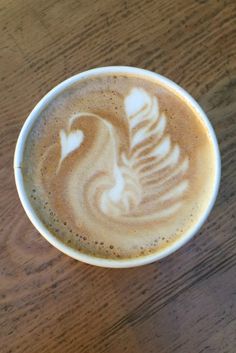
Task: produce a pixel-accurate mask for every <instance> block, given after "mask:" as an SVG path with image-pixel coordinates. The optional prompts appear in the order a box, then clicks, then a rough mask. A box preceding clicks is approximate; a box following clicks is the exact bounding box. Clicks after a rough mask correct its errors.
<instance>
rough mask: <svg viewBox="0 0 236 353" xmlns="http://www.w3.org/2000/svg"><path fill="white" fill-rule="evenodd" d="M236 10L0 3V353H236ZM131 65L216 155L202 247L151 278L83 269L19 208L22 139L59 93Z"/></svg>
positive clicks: (190, 247) (137, 3) (138, 272)
mask: <svg viewBox="0 0 236 353" xmlns="http://www.w3.org/2000/svg"><path fill="white" fill-rule="evenodd" d="M235 20H236V3H235V1H234V0H232V1H204V0H199V1H193V0H182V1H181V0H175V1H166V0H146V1H145V0H123V1H119V0H98V1H88V0H80V1H78V0H69V1H65V0H42V1H39V0H37V1H32V0H18V1H16V0H15V1H13V0H0V29H1V37H0V38H1V52H0V80H1V81H0V82H1V86H0V90H1V91H0V114H1V118H0V135H1V136H0V144H1V168H0V176H1V180H0V185H1V206H0V207H1V211H0V215H1V225H0V231H1V236H0V251H1V257H0V273H1V279H0V304H1V309H0V352H1V353H19V352H24V353H36V352H37V353H54V352H55V353H61V352H63V353H106V352H112V353H126V352H127V353H151V352H153V353H173V352H175V353H176V352H177V353H203V352H204V353H212V352H215V353H235V352H236V234H235V233H236V232H235V226H236V222H235V207H236V201H235V191H236V185H235V181H236V171H235V162H236V158H235V156H236V144H235V140H236V119H235V111H236V60H235V55H236V21H235ZM120 64H122V65H132V66H138V67H142V68H147V69H150V70H154V71H156V72H159V73H161V74H163V75H165V76H167V77H169V78H171V79H172V80H174V81H176V82H177V83H179V84H180V85H181V86H183V87H184V88H186V89H187V90H188V91H189V92H190V93H191V94H192V95H193V96H194V97H195V98H196V99H197V100H198V101H199V102H200V104H201V105H202V107H203V108H204V109H205V111H206V112H207V114H208V116H209V118H210V120H211V122H212V124H213V126H214V127H215V129H216V133H217V135H218V139H219V143H220V149H221V153H222V167H223V169H222V182H221V189H220V193H219V197H218V199H217V202H216V206H215V208H214V210H213V212H212V213H211V215H210V217H209V219H208V221H207V222H206V224H205V225H204V227H203V228H202V229H201V231H200V232H199V234H198V235H197V236H196V237H195V238H194V239H193V240H192V241H190V242H189V243H188V244H187V245H186V246H184V247H183V248H182V249H180V250H179V251H177V252H176V253H174V254H173V255H171V256H169V257H168V258H166V259H164V260H162V261H159V262H156V263H154V264H152V265H148V266H144V267H141V268H133V269H127V270H113V269H102V268H96V267H93V266H89V265H85V264H83V263H80V262H77V261H75V260H73V259H70V258H69V257H67V256H65V255H63V254H61V253H60V252H59V251H57V250H56V249H54V248H53V247H52V246H51V245H50V244H49V243H47V241H46V240H44V238H43V237H42V236H40V235H39V234H38V232H37V231H36V230H35V229H34V227H33V226H32V225H31V223H30V221H29V220H28V218H27V217H26V215H25V213H24V211H23V209H22V206H21V204H20V201H19V199H18V196H17V193H16V189H15V185H14V178H13V168H12V162H13V161H12V159H13V153H14V147H15V142H16V139H17V136H18V134H19V131H20V128H21V126H22V124H23V122H24V120H25V118H26V117H27V115H28V114H29V112H30V111H31V110H32V108H33V107H34V105H35V104H36V102H37V101H38V100H39V99H40V98H41V97H42V96H43V95H44V94H45V93H46V92H47V91H49V90H50V89H51V88H52V87H53V86H55V85H56V84H58V83H59V82H61V81H62V80H64V79H66V78H68V77H69V76H71V75H73V74H76V73H78V72H81V71H83V70H86V69H89V68H92V67H97V66H105V65H120Z"/></svg>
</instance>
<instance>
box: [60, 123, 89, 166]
mask: <svg viewBox="0 0 236 353" xmlns="http://www.w3.org/2000/svg"><path fill="white" fill-rule="evenodd" d="M60 139H61V162H62V161H63V159H65V158H66V157H67V156H68V154H70V153H71V152H73V151H74V150H76V149H77V148H79V147H80V145H81V143H82V142H83V140H84V134H83V132H82V131H81V130H75V131H71V132H69V133H68V134H67V133H66V132H65V131H64V130H61V131H60Z"/></svg>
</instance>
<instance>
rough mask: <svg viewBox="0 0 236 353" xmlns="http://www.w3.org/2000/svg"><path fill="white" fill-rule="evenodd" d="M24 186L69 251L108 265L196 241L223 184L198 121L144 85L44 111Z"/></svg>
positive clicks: (162, 90) (96, 83)
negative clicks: (186, 239) (188, 238)
mask: <svg viewBox="0 0 236 353" xmlns="http://www.w3.org/2000/svg"><path fill="white" fill-rule="evenodd" d="M22 171H23V177H24V185H25V188H26V190H27V193H28V196H29V199H30V201H31V204H32V206H33V208H34V209H35V211H36V213H37V215H38V217H39V218H40V219H41V221H42V222H43V223H44V224H45V225H46V227H47V228H48V229H49V230H50V231H51V232H52V233H53V234H54V235H55V236H56V237H57V238H59V239H61V240H62V241H63V242H64V243H66V244H67V245H69V246H71V247H73V248H76V249H78V250H80V251H81V252H84V253H88V254H91V255H93V256H97V257H103V258H132V257H138V256H143V255H146V254H149V253H153V252H156V251H159V250H162V249H164V248H166V247H168V246H170V245H171V244H172V243H173V242H176V241H178V240H179V239H180V238H181V237H182V236H184V234H186V232H188V231H191V229H192V228H193V227H194V225H195V224H196V223H197V222H198V221H199V218H200V217H201V215H202V214H203V213H204V211H205V210H206V208H207V206H208V203H209V199H210V197H211V195H212V189H213V185H214V182H215V176H216V165H215V157H214V150H213V144H212V141H211V138H210V137H209V134H208V131H207V128H206V126H205V125H204V123H203V122H202V120H201V119H200V117H199V116H198V114H197V112H195V111H194V110H193V108H192V107H190V106H189V105H188V104H187V103H186V102H185V101H184V100H183V98H181V97H180V96H179V95H178V94H177V93H176V92H174V91H173V90H171V89H170V88H168V87H166V86H165V85H163V84H162V83H160V82H159V81H158V80H155V79H153V80H152V79H150V78H147V77H145V76H143V77H140V76H135V75H134V76H133V75H121V74H118V75H111V74H107V75H105V74H103V75H97V76H93V77H92V78H91V77H90V78H87V79H83V80H81V81H79V82H77V83H75V84H73V85H72V86H71V87H70V88H67V89H65V90H64V91H63V92H62V93H60V94H59V95H58V96H57V97H56V98H54V99H53V101H52V102H50V103H49V104H48V106H47V107H46V108H45V109H44V110H43V111H42V113H41V114H40V116H39V117H38V119H37V120H36V122H35V123H34V125H33V127H32V129H31V132H30V134H29V136H28V138H27V140H26V144H25V150H24V159H23V163H22Z"/></svg>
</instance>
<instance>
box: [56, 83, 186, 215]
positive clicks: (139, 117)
mask: <svg viewBox="0 0 236 353" xmlns="http://www.w3.org/2000/svg"><path fill="white" fill-rule="evenodd" d="M124 109H125V112H126V116H127V120H128V136H129V149H128V151H127V152H123V153H121V154H120V153H119V147H118V146H117V144H116V141H117V138H116V131H115V128H114V127H113V126H112V124H110V123H108V122H107V121H106V119H104V118H103V117H102V116H99V115H96V114H93V113H88V112H78V113H76V114H74V115H73V116H72V117H70V118H69V123H68V133H67V132H66V131H65V130H61V131H60V144H61V159H60V162H59V165H58V168H57V172H59V169H60V165H61V163H62V162H63V160H64V159H65V158H66V157H67V156H68V155H69V154H70V153H71V152H73V151H74V150H75V149H77V148H79V147H80V145H81V143H82V141H83V139H84V138H86V136H84V133H83V131H82V130H71V126H72V124H73V123H74V122H75V121H76V120H77V119H80V118H82V117H87V118H88V119H89V118H90V119H91V118H95V119H98V120H100V121H101V122H102V123H103V124H104V126H105V127H106V129H107V130H108V131H109V134H110V144H111V146H110V148H111V150H112V151H113V152H112V153H113V161H112V165H111V168H112V171H113V172H112V175H111V176H110V180H109V185H112V186H111V187H109V186H108V185H102V183H100V178H99V176H98V177H97V178H95V179H94V178H93V177H92V179H93V181H92V182H91V181H89V182H88V186H87V193H90V192H92V190H95V191H96V193H95V194H93V197H94V198H96V199H97V200H96V202H95V204H96V205H97V206H98V207H99V210H100V211H102V212H103V213H104V214H105V215H107V216H109V217H134V218H135V217H139V219H141V220H142V219H144V220H145V218H147V217H148V218H149V219H150V218H154V219H159V218H165V217H168V216H170V215H171V214H174V213H175V212H176V211H177V210H178V209H179V208H180V207H181V203H182V200H181V198H182V195H183V194H184V192H185V191H186V190H187V188H188V180H187V179H186V178H185V173H186V171H187V169H188V164H189V161H188V158H187V157H185V156H183V155H182V153H181V149H180V147H179V146H178V144H174V145H173V144H172V143H171V137H170V136H169V135H168V134H166V133H165V127H166V124H167V118H166V116H165V114H161V113H160V111H159V105H158V99H157V97H155V96H153V97H151V96H150V95H149V94H148V93H147V92H146V91H145V90H143V89H142V88H133V89H132V90H131V92H130V94H129V95H128V96H127V97H126V98H125V100H124ZM90 183H91V185H92V187H91V190H90ZM85 197H86V199H88V200H89V199H91V196H90V195H85ZM93 197H92V198H93ZM147 205H148V206H150V208H148V210H150V211H148V214H147V212H146V206H147Z"/></svg>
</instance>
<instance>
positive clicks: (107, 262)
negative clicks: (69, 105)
mask: <svg viewBox="0 0 236 353" xmlns="http://www.w3.org/2000/svg"><path fill="white" fill-rule="evenodd" d="M106 73H113V74H135V75H137V76H141V77H143V76H145V77H150V78H151V79H157V80H158V81H159V82H161V83H163V84H164V85H166V86H168V87H170V88H171V89H172V90H174V91H175V92H177V94H178V95H179V96H181V97H182V99H183V100H184V101H185V102H186V103H187V104H188V105H190V106H191V107H192V108H193V109H194V110H195V111H196V112H197V114H198V116H199V117H200V118H201V119H202V121H203V123H204V125H205V127H206V129H207V130H208V133H209V136H210V138H211V140H212V143H213V147H214V154H215V162H216V175H215V180H214V186H213V191H212V194H211V197H210V198H209V203H208V207H207V208H206V210H205V212H204V213H203V214H202V215H201V217H200V219H199V221H198V223H197V224H196V225H195V226H194V228H192V229H190V230H189V231H188V232H186V234H185V235H184V236H182V237H181V238H180V239H179V240H178V241H176V242H174V243H172V244H170V246H169V247H167V248H165V249H163V250H160V251H157V252H155V253H153V254H150V255H146V256H143V257H141V256H140V257H138V258H131V259H125V260H119V259H103V258H99V257H94V256H90V255H87V254H83V253H81V252H80V251H78V250H75V249H73V248H71V247H69V246H68V245H66V244H65V243H63V242H62V241H61V240H59V239H58V238H56V237H55V236H54V235H53V234H52V233H51V232H50V231H49V230H48V229H47V228H46V227H45V225H44V224H43V223H42V222H41V220H40V219H39V218H38V216H37V214H36V212H35V211H34V209H33V207H32V205H31V203H30V200H29V198H28V196H27V193H26V190H25V187H24V183H23V175H22V171H21V163H22V160H23V153H24V147H25V141H26V138H27V136H28V134H29V132H30V130H31V127H32V125H33V123H34V122H35V120H36V119H38V117H39V116H40V113H41V112H42V111H43V109H44V108H45V107H46V106H47V104H48V103H49V102H51V101H52V100H53V99H54V98H55V97H56V96H57V95H58V94H59V93H60V92H62V91H63V90H65V89H66V88H68V87H69V86H71V85H72V84H74V83H75V82H78V81H80V80H81V79H84V78H87V77H91V76H93V75H97V74H106ZM220 172H221V163H220V153H219V147H218V143H217V139H216V136H215V133H214V130H213V128H212V126H211V124H210V122H209V120H208V118H207V116H206V114H205V113H204V112H203V110H202V109H201V107H200V106H199V105H198V103H197V102H196V101H195V100H194V99H193V98H192V97H191V96H190V95H189V94H188V93H187V92H186V91H185V90H184V89H183V88H181V87H180V86H178V85H177V84H176V83H174V82H173V81H171V80H169V79H168V78H166V77H164V76H161V75H159V74H156V73H154V72H151V71H147V70H143V69H139V68H134V67H126V66H110V67H100V68H96V69H92V70H89V71H85V72H82V73H80V74H78V75H75V76H72V77H70V78H69V79H67V80H65V81H63V82H62V83H60V84H59V85H58V86H56V87H55V88H53V89H52V90H51V91H50V92H49V93H47V94H46V95H45V96H44V97H43V98H42V99H41V101H40V102H39V103H38V104H37V105H36V107H35V108H34V109H33V111H32V112H31V113H30V115H29V116H28V118H27V119H26V121H25V123H24V125H23V127H22V130H21V132H20V135H19V137H18V141H17V144H16V149H15V156H14V174H15V181H16V186H17V191H18V194H19V197H20V200H21V203H22V205H23V207H24V209H25V212H26V214H27V215H28V217H29V219H30V220H31V222H32V223H33V225H34V226H35V228H36V229H37V230H38V231H39V232H40V233H41V234H42V235H43V236H44V237H45V238H46V239H47V240H48V241H49V243H51V244H52V245H53V246H55V247H56V248H57V249H59V250H60V251H62V252H63V253H65V254H67V255H69V256H71V257H72V258H74V259H76V260H80V261H83V262H86V263H88V264H91V265H96V266H101V267H114V268H124V267H134V266H140V265H144V264H148V263H151V262H154V261H156V260H159V259H161V258H163V257H166V256H168V255H170V254H171V253H173V252H174V251H175V250H177V249H179V248H180V247H181V246H182V245H184V244H185V243H186V242H187V241H188V240H190V239H191V238H192V237H193V236H194V235H195V234H196V233H197V232H198V231H199V229H200V227H201V226H202V225H203V223H204V222H205V221H206V219H207V217H208V215H209V213H210V211H211V209H212V207H213V205H214V203H215V200H216V197H217V193H218V189H219V182H220Z"/></svg>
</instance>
